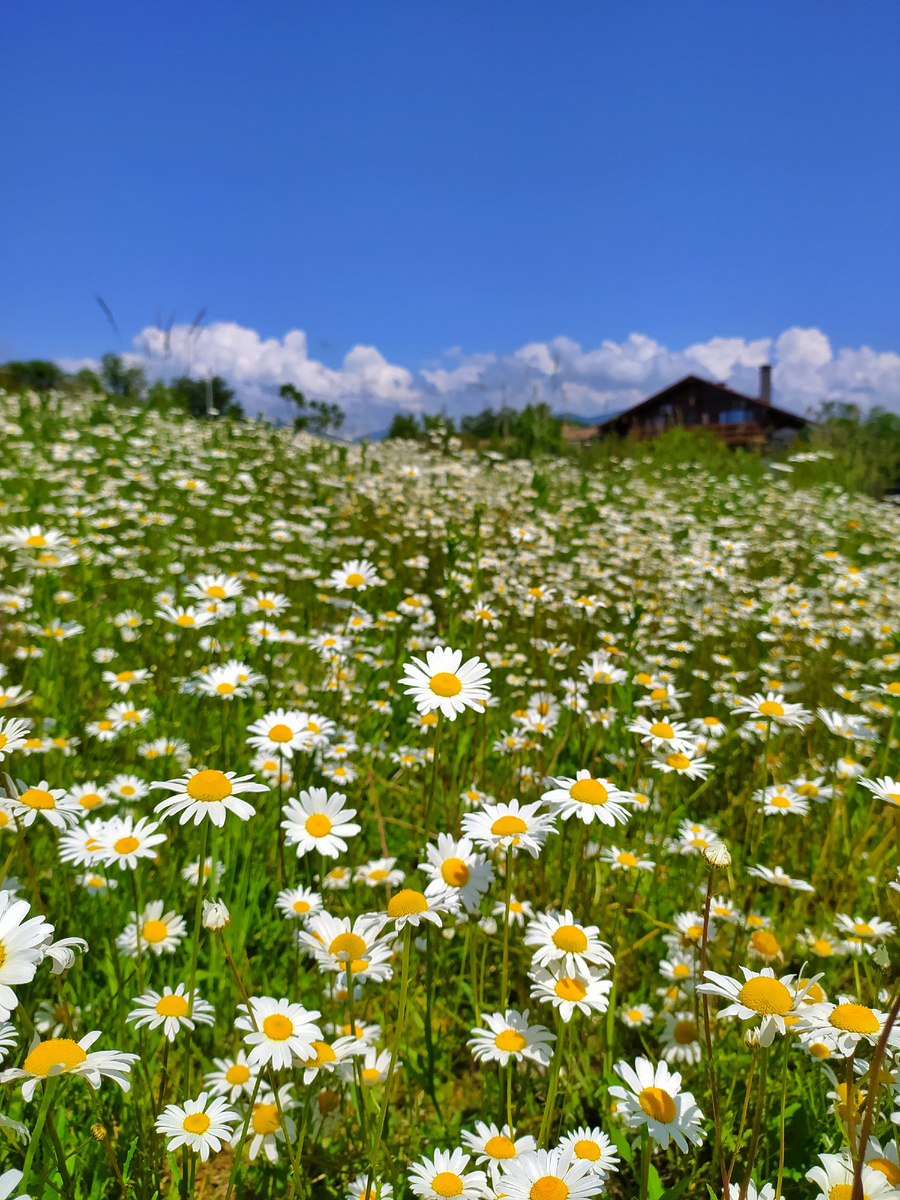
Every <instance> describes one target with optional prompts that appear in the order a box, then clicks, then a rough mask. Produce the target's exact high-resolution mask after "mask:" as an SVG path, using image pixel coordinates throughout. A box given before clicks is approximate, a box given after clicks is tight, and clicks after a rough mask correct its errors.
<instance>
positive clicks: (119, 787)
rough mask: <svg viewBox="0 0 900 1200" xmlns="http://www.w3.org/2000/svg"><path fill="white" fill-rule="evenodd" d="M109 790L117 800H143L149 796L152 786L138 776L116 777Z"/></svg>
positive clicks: (109, 784) (110, 783) (108, 786)
mask: <svg viewBox="0 0 900 1200" xmlns="http://www.w3.org/2000/svg"><path fill="white" fill-rule="evenodd" d="M107 790H108V791H109V794H110V796H111V797H112V796H114V797H115V798H116V799H117V800H129V801H131V800H143V798H144V797H145V796H147V795H149V792H150V785H149V783H147V782H146V780H144V779H139V778H138V777H137V775H116V776H115V777H114V778H113V779H111V780H110V782H109V783H108V784H107Z"/></svg>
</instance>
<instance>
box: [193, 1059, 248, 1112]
mask: <svg viewBox="0 0 900 1200" xmlns="http://www.w3.org/2000/svg"><path fill="white" fill-rule="evenodd" d="M213 1066H214V1067H215V1068H216V1069H215V1070H214V1071H209V1072H208V1073H207V1074H206V1075H205V1076H204V1078H203V1082H204V1083H205V1084H206V1086H207V1088H208V1089H209V1091H210V1092H212V1094H213V1095H214V1096H227V1097H228V1099H229V1101H230V1103H232V1104H234V1102H235V1101H236V1100H239V1099H241V1097H242V1096H252V1095H253V1089H254V1086H255V1084H256V1079H257V1072H256V1071H255V1070H253V1069H252V1068H251V1067H250V1065H249V1063H248V1062H247V1054H246V1052H245V1051H244V1050H243V1049H241V1050H238V1052H237V1054H236V1055H235V1057H234V1058H214V1059H213Z"/></svg>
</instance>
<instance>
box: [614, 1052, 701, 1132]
mask: <svg viewBox="0 0 900 1200" xmlns="http://www.w3.org/2000/svg"><path fill="white" fill-rule="evenodd" d="M613 1070H614V1071H615V1073H616V1074H617V1075H618V1076H619V1078H620V1079H621V1080H622V1081H623V1082H624V1083H625V1084H626V1085H627V1086H626V1087H611V1088H610V1089H609V1093H610V1095H611V1096H615V1097H616V1099H617V1100H620V1101H621V1102H622V1103H621V1104H620V1105H618V1106H617V1108H616V1113H617V1115H621V1116H622V1117H624V1119H625V1123H626V1124H627V1125H628V1127H629V1128H630V1129H638V1128H640V1126H641V1125H646V1126H647V1130H648V1132H649V1134H650V1137H651V1138H652V1139H653V1140H654V1141H655V1142H658V1143H659V1145H660V1146H661V1147H662V1149H663V1150H666V1149H668V1146H669V1141H670V1139H671V1140H672V1141H674V1142H675V1144H676V1146H677V1147H678V1149H679V1150H687V1148H688V1142H693V1143H694V1145H696V1146H699V1145H700V1144H701V1142H702V1141H703V1133H702V1131H701V1129H700V1123H701V1122H702V1120H703V1113H702V1112H701V1111H700V1109H699V1108H698V1107H697V1105H696V1104H695V1103H694V1097H693V1096H692V1095H691V1093H690V1092H682V1091H681V1076H680V1075H679V1074H678V1072H677V1071H676V1072H672V1071H670V1070H669V1068H668V1066H667V1064H666V1063H664V1062H661V1063H658V1064H657V1065H656V1067H655V1068H654V1066H653V1064H652V1063H651V1062H650V1060H649V1059H646V1058H637V1059H635V1063H634V1066H633V1067H631V1066H629V1064H628V1063H627V1062H624V1061H620V1062H617V1063H616V1064H615V1065H614V1066H613Z"/></svg>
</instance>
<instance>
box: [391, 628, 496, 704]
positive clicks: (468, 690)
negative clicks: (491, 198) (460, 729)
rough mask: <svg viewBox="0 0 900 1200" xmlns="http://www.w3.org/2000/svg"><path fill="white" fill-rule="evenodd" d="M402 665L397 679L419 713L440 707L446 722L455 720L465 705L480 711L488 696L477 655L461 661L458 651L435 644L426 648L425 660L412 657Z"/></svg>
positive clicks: (484, 671)
mask: <svg viewBox="0 0 900 1200" xmlns="http://www.w3.org/2000/svg"><path fill="white" fill-rule="evenodd" d="M412 661H413V665H409V664H406V665H405V666H404V668H403V670H404V672H405V675H404V678H403V679H402V680H401V683H402V684H403V686H404V688H405V690H406V693H407V695H410V696H412V697H413V699H414V701H415V705H416V708H417V709H418V711H419V712H420V713H425V712H430V711H432V710H433V709H440V711H441V712H442V713H443V715H444V716H445V717H446V718H447V720H448V721H455V720H456V718H457V716H458V714H459V713H461V712H463V710H464V709H465V708H466V707H469V708H474V709H475V710H476V711H477V712H481V711H482V710H483V703H482V702H483V701H485V700H487V699H488V698H489V696H490V691H489V690H488V688H487V686H486V680H487V678H488V673H489V672H488V667H487V666H486V664H485V663H483V662H482V661H481V659H480V658H470V659H468V660H467V661H466V662H465V663H463V661H462V650H450V649H449V648H448V647H446V646H437V647H435V649H434V650H429V651H427V653H426V655H425V661H424V662H423V661H422V660H421V659H419V658H414V659H413V660H412Z"/></svg>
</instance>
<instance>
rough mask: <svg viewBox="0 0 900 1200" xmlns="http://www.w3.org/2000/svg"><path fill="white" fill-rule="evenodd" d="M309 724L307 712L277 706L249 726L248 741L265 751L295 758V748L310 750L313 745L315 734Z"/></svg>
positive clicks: (249, 743)
mask: <svg viewBox="0 0 900 1200" xmlns="http://www.w3.org/2000/svg"><path fill="white" fill-rule="evenodd" d="M308 724H309V717H308V716H307V714H306V713H302V712H297V711H296V710H295V709H290V710H288V709H284V708H277V709H275V711H274V712H270V713H266V715H265V716H264V717H260V718H259V720H258V721H254V722H253V724H252V725H248V726H247V734H248V737H247V743H248V745H250V746H253V747H255V748H256V749H257V750H260V751H263V752H264V753H278V754H283V755H284V756H285V758H293V755H294V751H295V750H308V749H309V748H310V747H311V746H312V742H313V734H312V732H311V730H309V729H308V728H307V726H308Z"/></svg>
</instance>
